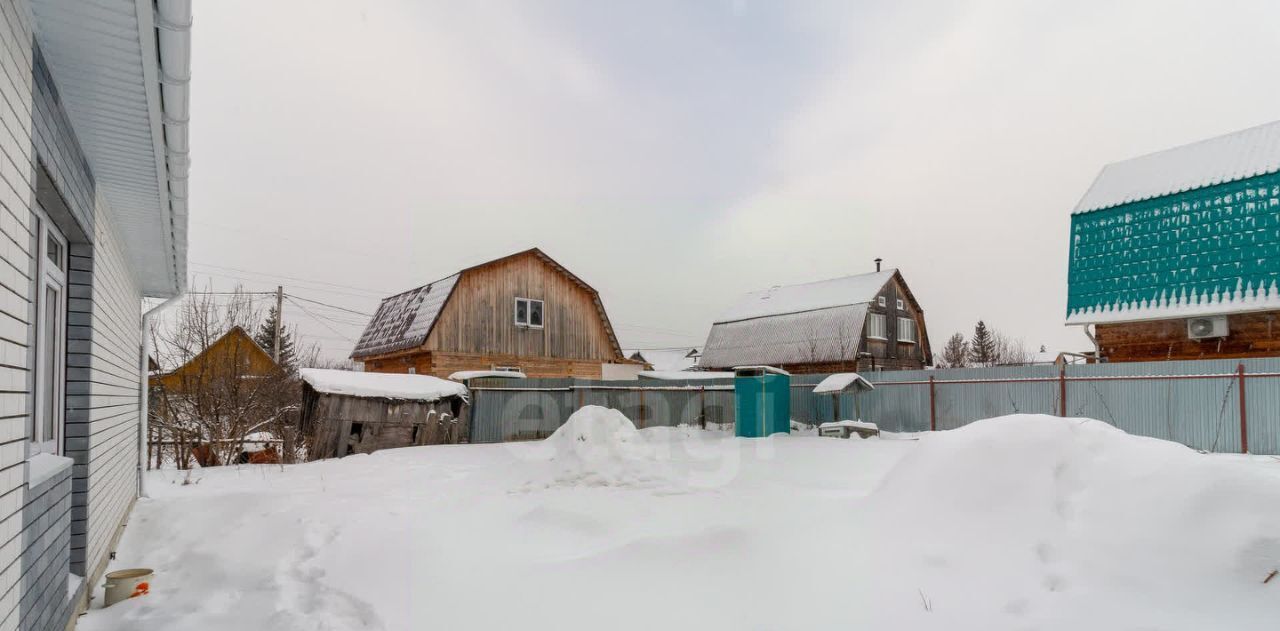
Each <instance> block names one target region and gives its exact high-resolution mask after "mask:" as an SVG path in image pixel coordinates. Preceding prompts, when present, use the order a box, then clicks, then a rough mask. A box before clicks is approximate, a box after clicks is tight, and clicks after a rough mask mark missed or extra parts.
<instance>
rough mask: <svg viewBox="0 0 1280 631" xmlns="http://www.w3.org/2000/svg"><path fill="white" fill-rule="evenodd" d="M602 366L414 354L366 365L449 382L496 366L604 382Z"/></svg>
mask: <svg viewBox="0 0 1280 631" xmlns="http://www.w3.org/2000/svg"><path fill="white" fill-rule="evenodd" d="M601 364H602V362H601V361H600V360H595V359H563V358H558V357H521V356H518V355H504V354H493V355H484V354H480V353H440V352H429V353H413V354H408V355H403V356H401V357H393V358H388V359H379V360H372V361H367V362H365V370H367V371H369V372H397V373H405V372H409V368H410V367H412V368H413V369H414V370H413V371H414V372H415V373H417V374H419V375H432V376H435V377H440V378H441V379H446V378H448V377H449V375H452V374H453V373H455V372H458V371H460V370H492V369H493V368H494V367H495V366H511V367H515V368H519V369H520V371H521V372H523V373H524V374H525V375H527V376H529V377H548V378H552V377H576V378H578V379H600V378H601V377H602V369H601Z"/></svg>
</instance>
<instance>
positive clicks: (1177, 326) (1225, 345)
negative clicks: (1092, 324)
mask: <svg viewBox="0 0 1280 631" xmlns="http://www.w3.org/2000/svg"><path fill="white" fill-rule="evenodd" d="M1227 327H1228V329H1229V330H1230V334H1229V335H1228V336H1227V337H1225V338H1222V339H1221V340H1204V341H1197V340H1193V339H1190V338H1188V337H1187V321H1186V320H1185V319H1183V318H1177V319H1172V320H1157V321H1152V322H1128V323H1120V324H1099V325H1097V333H1096V336H1097V338H1098V345H1099V347H1100V349H1101V351H1102V355H1103V357H1105V358H1107V360H1108V361H1112V362H1134V361H1159V360H1169V359H1237V358H1244V357H1276V356H1280V312H1277V311H1270V312H1265V313H1244V314H1239V315H1232V316H1228V317H1227Z"/></svg>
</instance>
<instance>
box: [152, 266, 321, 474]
mask: <svg viewBox="0 0 1280 631" xmlns="http://www.w3.org/2000/svg"><path fill="white" fill-rule="evenodd" d="M219 298H225V300H219ZM262 316H263V309H262V308H261V305H258V304H255V302H254V300H253V296H252V295H250V294H247V293H245V292H244V291H243V290H242V289H240V288H237V289H236V291H234V292H232V293H231V294H230V295H229V296H215V295H213V294H211V293H201V292H193V293H192V294H191V295H190V296H188V298H187V299H186V300H184V302H183V303H182V305H181V306H180V307H179V308H178V309H177V310H175V312H174V313H173V315H171V316H170V317H169V318H167V319H166V320H165V321H164V322H162V323H157V324H155V325H153V327H152V330H151V331H150V334H151V336H152V339H153V340H154V344H153V347H154V348H155V349H156V359H157V362H158V363H159V364H160V365H161V366H163V367H165V368H168V369H169V372H167V373H163V374H161V375H159V376H158V377H157V378H156V379H154V380H153V387H152V400H153V402H154V404H153V405H152V406H151V410H150V414H149V426H150V428H151V430H150V434H151V435H150V436H149V439H150V441H151V442H152V443H153V444H154V446H155V447H156V448H155V449H154V451H153V453H152V456H153V457H152V458H151V459H149V460H151V461H153V462H154V463H155V465H156V466H162V465H163V463H164V461H165V459H166V458H165V456H166V454H167V455H168V456H170V457H172V459H173V460H172V462H174V463H175V464H176V465H177V467H178V468H187V467H189V466H190V464H191V462H192V460H196V461H199V462H201V463H202V464H206V465H207V464H225V463H232V462H236V461H237V460H239V459H240V457H241V454H242V452H243V443H244V441H245V437H246V436H249V435H252V434H255V433H258V432H268V433H271V434H272V435H273V436H274V437H276V438H277V439H282V440H284V441H285V444H284V449H283V454H282V456H283V459H284V461H285V462H290V461H293V459H294V457H295V456H296V454H295V453H294V451H295V449H294V448H293V445H294V444H296V443H298V442H300V441H297V440H295V438H296V437H295V436H294V433H295V428H296V427H297V419H296V414H297V410H298V403H299V397H300V394H301V390H300V386H299V384H298V382H297V378H296V377H295V376H294V375H293V374H291V373H289V372H288V371H285V370H281V369H280V368H279V367H278V366H275V365H274V364H272V363H271V362H270V361H266V362H265V363H264V361H263V358H262V352H260V351H263V350H265V349H260V348H257V349H255V348H254V346H257V343H256V342H254V341H253V340H252V339H249V338H247V337H246V338H235V339H233V340H230V341H228V342H227V343H226V344H223V345H220V346H219V347H218V349H217V351H216V352H215V351H211V350H210V349H211V347H212V346H213V344H214V342H215V341H217V340H218V339H219V338H221V337H222V336H223V335H225V334H227V333H228V332H230V331H232V330H233V329H235V328H236V327H239V328H241V329H243V330H245V331H246V332H251V331H253V330H254V328H255V327H256V326H257V325H258V323H259V322H261V320H262ZM251 345H252V346H251ZM317 352H318V351H317V349H315V347H314V346H313V345H312V346H307V347H303V348H298V349H297V358H298V359H299V363H300V364H301V365H304V366H305V365H309V364H311V363H314V362H315V361H316V357H317Z"/></svg>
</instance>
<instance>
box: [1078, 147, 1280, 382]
mask: <svg viewBox="0 0 1280 631" xmlns="http://www.w3.org/2000/svg"><path fill="white" fill-rule="evenodd" d="M1277 277H1280V122H1275V123H1270V124H1267V125H1262V126H1259V127H1253V128H1250V129H1246V130H1243V131H1239V132H1235V133H1232V134H1228V135H1225V136H1220V137H1216V138H1210V139H1208V140H1203V141H1200V142H1196V143H1192V144H1189V145H1184V146H1181V147H1175V148H1173V149H1168V150H1165V151H1160V152H1157V153H1153V154H1150V155H1146V156H1141V157H1138V158H1133V159H1131V160H1126V161H1123V162H1117V163H1114V164H1110V165H1107V166H1106V167H1104V168H1103V169H1102V172H1101V173H1100V174H1099V175H1098V177H1097V179H1095V180H1094V182H1093V185H1092V186H1091V187H1090V188H1089V190H1088V192H1086V193H1085V195H1084V197H1083V198H1082V199H1081V200H1080V203H1079V204H1077V206H1076V208H1075V211H1074V212H1073V215H1072V218H1071V257H1070V267H1069V272H1068V282H1067V318H1066V322H1067V324H1068V325H1080V326H1084V327H1085V330H1086V332H1088V333H1089V334H1090V336H1091V337H1092V338H1093V340H1094V342H1095V344H1096V351H1097V354H1098V356H1099V357H1100V358H1101V359H1102V360H1103V361H1115V362H1122V361H1153V360H1177V359H1200V358H1239V357H1267V356H1277V355H1280V320H1278V319H1277V316H1280V290H1278V289H1277V286H1276V282H1277ZM1090 327H1092V331H1090V330H1089V329H1090Z"/></svg>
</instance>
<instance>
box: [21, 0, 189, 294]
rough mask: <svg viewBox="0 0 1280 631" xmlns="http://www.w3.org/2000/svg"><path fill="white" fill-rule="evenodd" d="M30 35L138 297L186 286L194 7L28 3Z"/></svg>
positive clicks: (178, 0) (142, 2) (162, 1)
mask: <svg viewBox="0 0 1280 631" xmlns="http://www.w3.org/2000/svg"><path fill="white" fill-rule="evenodd" d="M31 9H32V15H33V17H34V18H35V19H34V26H35V28H34V30H35V34H36V39H37V41H38V42H39V45H40V49H41V51H42V53H43V55H44V59H45V61H46V62H47V63H48V66H49V72H50V74H51V75H52V76H53V80H54V83H55V84H56V85H57V89H58V94H59V96H60V99H61V101H62V105H63V108H64V109H65V110H66V113H67V117H68V118H69V119H70V121H71V125H72V127H73V128H74V130H75V133H76V139H77V141H78V142H79V144H80V147H81V149H82V150H83V151H84V154H85V158H86V159H87V161H88V163H89V168H90V170H91V171H92V173H93V179H94V184H95V188H96V189H97V192H98V193H99V194H101V196H102V198H103V199H104V200H106V202H107V204H108V205H109V206H110V208H111V211H112V212H111V217H112V224H113V228H114V229H115V231H116V232H117V234H119V235H120V237H121V239H122V241H123V242H124V246H125V248H124V249H125V256H126V259H127V260H128V261H129V264H130V268H131V269H132V271H133V273H134V275H135V277H136V278H137V280H138V284H139V288H140V289H141V291H142V293H143V295H144V296H151V297H169V296H173V295H175V294H177V293H179V292H181V291H182V290H183V289H184V288H185V286H186V272H187V164H188V159H187V152H188V150H189V147H188V146H187V140H188V135H187V119H188V116H189V108H188V100H189V99H188V96H189V95H188V87H187V82H188V75H189V72H190V52H191V39H190V23H191V0H157V1H156V2H155V4H153V2H152V0H88V1H84V2H65V1H63V0H31Z"/></svg>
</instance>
